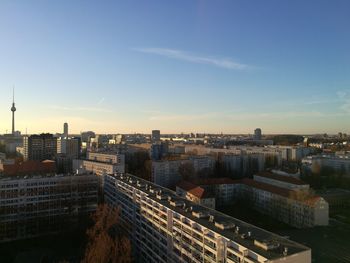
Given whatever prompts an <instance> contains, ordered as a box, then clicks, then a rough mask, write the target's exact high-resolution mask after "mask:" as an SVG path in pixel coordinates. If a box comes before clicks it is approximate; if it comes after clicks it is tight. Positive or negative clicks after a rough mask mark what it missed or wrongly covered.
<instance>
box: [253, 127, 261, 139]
mask: <svg viewBox="0 0 350 263" xmlns="http://www.w3.org/2000/svg"><path fill="white" fill-rule="evenodd" d="M254 140H261V129H260V128H256V129H255V131H254Z"/></svg>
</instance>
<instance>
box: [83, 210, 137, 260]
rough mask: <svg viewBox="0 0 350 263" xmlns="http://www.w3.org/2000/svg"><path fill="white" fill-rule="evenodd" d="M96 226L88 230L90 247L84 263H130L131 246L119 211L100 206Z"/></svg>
mask: <svg viewBox="0 0 350 263" xmlns="http://www.w3.org/2000/svg"><path fill="white" fill-rule="evenodd" d="M93 220H94V222H95V224H94V225H93V226H92V227H91V228H90V229H88V230H87V236H88V240H89V241H88V245H87V248H86V251H85V256H84V259H83V260H82V263H129V262H131V261H132V260H131V244H130V240H129V239H128V237H127V235H126V233H125V231H124V228H123V227H122V225H121V222H120V220H119V209H118V208H112V207H109V206H108V205H106V204H103V205H100V206H99V207H98V208H97V211H96V213H95V214H94V215H93Z"/></svg>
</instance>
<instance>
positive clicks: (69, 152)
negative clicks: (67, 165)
mask: <svg viewBox="0 0 350 263" xmlns="http://www.w3.org/2000/svg"><path fill="white" fill-rule="evenodd" d="M57 153H58V154H64V155H66V156H67V157H70V158H79V155H80V139H78V138H67V137H59V138H57Z"/></svg>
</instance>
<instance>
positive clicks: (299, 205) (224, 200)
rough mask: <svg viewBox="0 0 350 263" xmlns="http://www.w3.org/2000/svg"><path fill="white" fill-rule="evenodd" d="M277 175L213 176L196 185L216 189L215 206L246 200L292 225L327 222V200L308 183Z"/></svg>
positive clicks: (253, 206) (265, 212)
mask: <svg viewBox="0 0 350 263" xmlns="http://www.w3.org/2000/svg"><path fill="white" fill-rule="evenodd" d="M280 177H281V176H277V175H276V176H272V175H269V176H267V174H264V173H260V176H259V175H255V176H254V180H252V179H247V178H245V179H242V180H231V179H229V178H212V179H201V180H197V181H196V184H195V185H196V186H198V187H201V188H203V189H205V190H208V191H211V192H214V193H215V199H216V207H218V206H220V205H226V204H230V203H232V202H235V201H239V200H245V201H249V203H251V206H252V208H254V209H256V210H258V211H259V212H261V213H263V214H268V215H270V216H272V217H274V218H276V219H278V220H280V221H282V222H284V223H286V224H289V225H291V226H294V227H298V228H306V227H314V226H318V225H321V226H323V225H328V220H329V206H328V203H327V202H326V201H325V200H324V199H323V198H322V197H320V196H315V195H312V194H310V193H309V185H307V184H305V183H302V182H301V181H300V180H297V179H294V178H290V179H285V178H283V177H282V178H280ZM295 180H297V181H295ZM192 183H193V182H192ZM180 187H181V186H180ZM184 197H186V198H188V196H187V195H186V196H184ZM188 199H189V198H188Z"/></svg>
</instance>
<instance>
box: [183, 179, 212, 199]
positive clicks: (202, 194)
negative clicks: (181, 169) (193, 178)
mask: <svg viewBox="0 0 350 263" xmlns="http://www.w3.org/2000/svg"><path fill="white" fill-rule="evenodd" d="M177 187H179V188H181V189H183V190H185V191H186V192H188V193H190V194H192V195H194V196H196V197H198V198H208V197H212V196H211V195H210V194H209V193H208V191H206V190H205V189H204V188H202V187H200V186H198V185H195V184H193V183H191V182H188V181H181V182H180V183H178V184H177Z"/></svg>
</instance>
